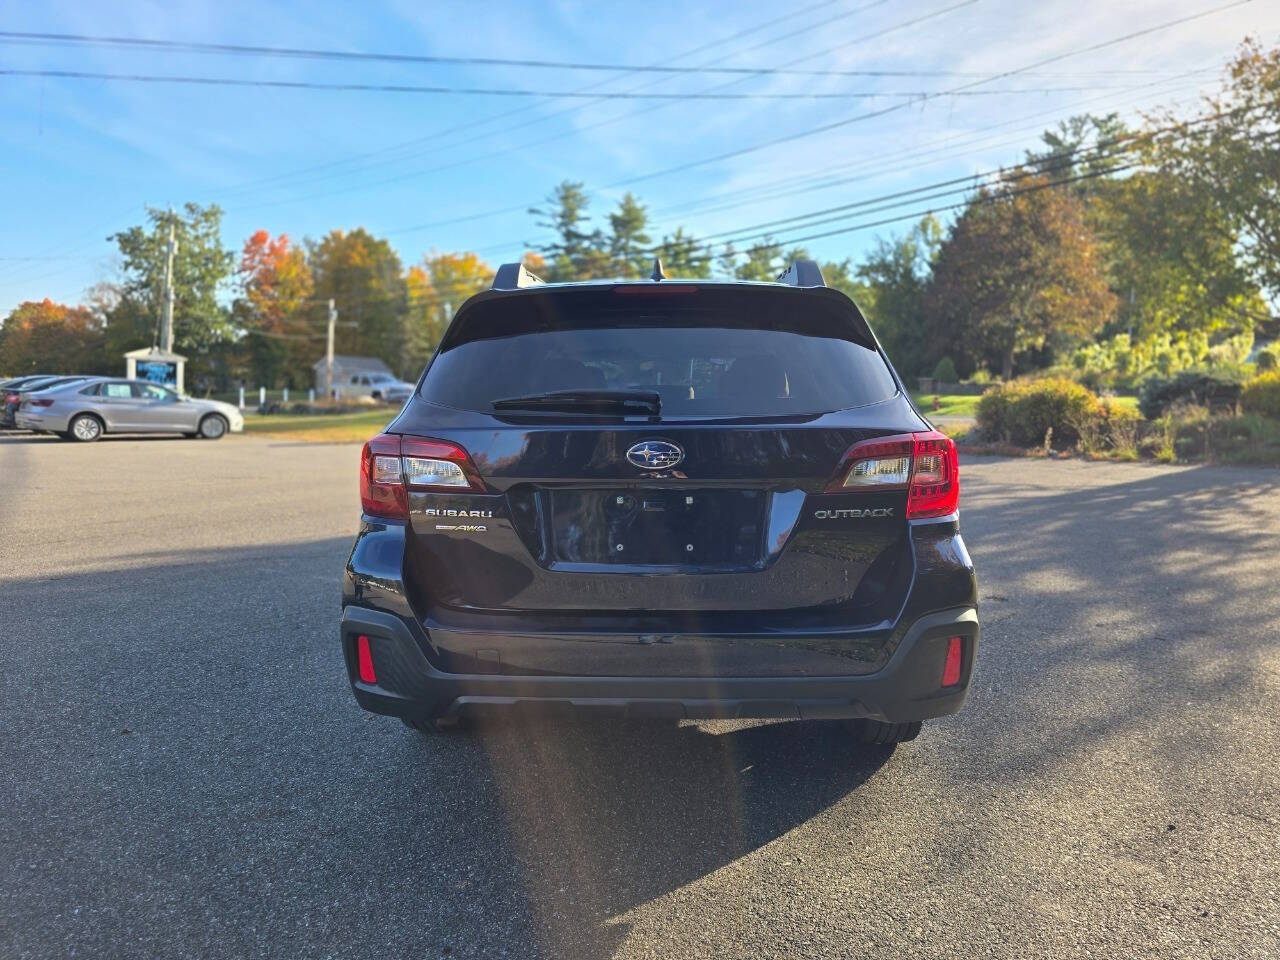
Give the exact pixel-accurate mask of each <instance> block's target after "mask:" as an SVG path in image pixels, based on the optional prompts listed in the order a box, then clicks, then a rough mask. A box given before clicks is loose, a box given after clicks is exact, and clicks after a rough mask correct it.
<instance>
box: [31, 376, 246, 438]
mask: <svg viewBox="0 0 1280 960" xmlns="http://www.w3.org/2000/svg"><path fill="white" fill-rule="evenodd" d="M17 423H18V426H19V427H23V428H25V429H28V430H47V431H50V432H52V433H56V434H58V435H59V436H60V437H62V438H63V439H67V440H79V441H82V442H91V441H94V440H97V439H99V438H100V437H101V436H102V435H103V434H104V433H180V434H183V435H185V436H188V437H196V436H199V437H204V438H206V439H209V440H217V439H219V438H220V437H222V436H223V435H225V434H226V433H227V432H228V431H231V432H233V433H237V432H239V431H241V430H243V429H244V417H243V416H242V415H241V413H240V411H239V410H238V409H237V408H236V407H235V406H233V405H232V404H229V403H222V402H221V401H219V400H195V399H193V398H191V397H188V396H185V395H184V394H180V393H178V392H177V391H176V390H172V389H170V388H169V387H166V386H162V385H161V384H158V383H148V382H146V381H143V380H115V379H108V378H98V379H94V380H91V381H90V382H89V383H87V384H86V383H82V382H75V383H67V384H63V385H60V386H54V387H51V388H45V389H42V390H40V391H38V392H36V393H32V394H24V395H23V398H22V404H21V406H20V407H19V408H18V414H17Z"/></svg>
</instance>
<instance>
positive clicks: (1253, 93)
mask: <svg viewBox="0 0 1280 960" xmlns="http://www.w3.org/2000/svg"><path fill="white" fill-rule="evenodd" d="M1154 122H1155V123H1156V125H1157V128H1158V129H1162V128H1167V127H1172V129H1168V130H1164V132H1161V133H1157V134H1154V135H1153V137H1152V141H1151V150H1150V159H1151V160H1152V162H1153V163H1155V164H1156V165H1157V166H1158V168H1159V169H1160V170H1161V171H1163V172H1165V173H1168V174H1170V175H1172V176H1174V177H1177V178H1180V179H1182V180H1184V181H1186V182H1188V183H1190V184H1193V185H1194V186H1195V188H1196V189H1197V190H1199V191H1202V192H1203V193H1204V195H1205V196H1207V197H1209V198H1210V199H1211V201H1212V202H1213V203H1214V204H1215V205H1216V207H1217V208H1218V209H1219V210H1220V211H1221V213H1222V217H1223V218H1224V220H1225V223H1226V224H1228V225H1229V228H1230V230H1229V234H1228V237H1229V239H1230V240H1231V241H1232V242H1233V243H1234V242H1235V241H1236V240H1237V238H1238V241H1239V243H1238V246H1237V251H1238V253H1239V255H1240V257H1241V260H1242V262H1243V264H1244V266H1245V267H1246V269H1248V270H1249V272H1250V274H1251V276H1252V278H1253V281H1254V283H1256V284H1257V286H1259V287H1260V288H1262V289H1263V290H1265V291H1266V292H1267V294H1268V296H1269V298H1270V300H1271V302H1273V303H1274V302H1276V301H1277V300H1280V186H1277V185H1278V184H1280V139H1278V132H1277V131H1278V129H1280V47H1275V48H1272V49H1270V50H1264V49H1263V48H1262V46H1261V45H1259V44H1258V43H1257V42H1255V41H1246V42H1245V43H1244V44H1243V45H1242V46H1241V48H1240V52H1239V54H1238V55H1237V57H1236V59H1235V60H1234V61H1233V62H1232V63H1231V65H1230V67H1229V74H1228V83H1227V87H1226V90H1225V92H1224V93H1223V94H1221V95H1220V96H1217V97H1212V98H1210V99H1208V101H1207V103H1206V110H1205V113H1204V114H1203V115H1202V116H1200V117H1198V118H1196V119H1194V120H1193V121H1191V122H1182V123H1180V122H1179V118H1177V117H1175V116H1174V115H1173V114H1172V112H1169V113H1166V114H1165V115H1164V116H1161V117H1158V118H1156V120H1155V121H1154Z"/></svg>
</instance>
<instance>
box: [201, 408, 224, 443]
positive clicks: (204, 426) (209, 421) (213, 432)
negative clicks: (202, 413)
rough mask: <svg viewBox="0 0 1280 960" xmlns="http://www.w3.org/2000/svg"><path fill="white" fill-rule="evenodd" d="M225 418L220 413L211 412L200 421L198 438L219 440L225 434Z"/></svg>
mask: <svg viewBox="0 0 1280 960" xmlns="http://www.w3.org/2000/svg"><path fill="white" fill-rule="evenodd" d="M227 427H228V424H227V418H226V417H224V416H222V414H220V413H211V414H209V415H208V416H206V417H205V418H204V419H203V420H201V421H200V439H202V440H221V439H222V438H223V437H224V436H226V435H227Z"/></svg>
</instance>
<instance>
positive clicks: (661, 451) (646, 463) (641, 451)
mask: <svg viewBox="0 0 1280 960" xmlns="http://www.w3.org/2000/svg"><path fill="white" fill-rule="evenodd" d="M683 459H684V451H683V450H681V449H680V448H679V447H678V446H676V445H675V444H674V443H669V442H667V441H666V440H644V441H642V442H640V443H637V444H636V445H635V446H633V447H632V448H631V449H630V450H628V451H627V461H628V462H629V463H631V464H632V465H634V466H637V467H642V468H643V469H645V470H670V469H671V468H672V467H674V466H675V465H676V464H677V463H679V462H680V461H681V460H683Z"/></svg>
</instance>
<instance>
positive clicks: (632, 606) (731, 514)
mask: <svg viewBox="0 0 1280 960" xmlns="http://www.w3.org/2000/svg"><path fill="white" fill-rule="evenodd" d="M657 277H661V271H660V266H659V269H657V270H655V278H657ZM779 279H780V282H778V283H773V284H768V283H746V282H729V283H720V282H685V281H680V282H678V283H673V282H669V281H666V280H664V279H663V280H659V282H619V283H598V282H597V283H571V284H543V283H541V281H538V280H537V279H536V278H533V277H531V276H530V275H529V274H527V273H526V272H525V271H524V270H523V268H521V267H519V265H507V266H504V267H503V268H502V269H501V270H500V271H499V272H498V276H497V278H496V279H495V281H494V288H493V289H492V290H489V291H485V292H483V293H480V294H478V295H476V296H474V297H472V298H471V299H469V300H468V301H467V302H466V303H465V304H463V306H462V307H461V308H460V309H459V310H458V312H457V315H456V317H455V318H454V320H453V322H452V323H451V324H450V326H449V328H448V330H447V331H446V333H445V335H444V337H443V339H442V342H441V344H440V348H439V351H438V353H437V354H436V356H435V358H434V359H433V360H432V362H431V364H430V365H429V367H428V369H427V372H426V374H425V378H424V379H423V381H422V388H421V390H419V391H418V392H417V393H416V394H415V395H414V396H413V397H412V398H411V399H410V400H409V402H408V403H407V404H406V405H405V407H404V409H403V410H402V411H401V412H400V414H399V415H398V416H397V417H396V418H395V419H394V420H393V421H392V422H391V424H390V425H389V427H388V428H387V430H386V432H385V433H382V434H379V435H378V436H376V437H374V438H373V439H372V440H370V441H369V442H368V443H367V444H366V445H365V447H364V452H363V457H362V460H361V465H360V477H359V479H360V499H361V504H362V513H363V515H362V517H361V523H360V527H359V530H358V532H357V534H356V538H355V542H354V545H353V548H352V550H351V554H350V558H349V560H348V561H347V566H346V571H345V578H344V581H343V596H342V605H343V607H342V615H341V622H340V627H339V637H340V640H341V644H342V650H343V653H344V656H345V658H346V664H347V669H348V673H349V678H350V683H351V688H352V690H353V691H354V694H355V699H356V701H357V702H358V703H359V704H360V706H362V707H364V708H365V709H366V710H371V711H373V712H375V713H383V714H390V715H394V716H397V717H399V718H400V719H401V720H403V721H404V723H405V724H406V725H408V726H410V727H412V728H414V729H416V730H420V731H424V732H430V731H437V730H440V729H443V728H445V727H448V726H452V725H456V724H457V723H458V722H459V721H460V720H464V719H466V718H468V717H471V716H475V715H479V714H483V713H486V712H504V711H512V710H516V709H534V708H542V709H552V710H567V711H577V712H580V713H589V712H593V711H594V712H596V713H599V714H607V715H626V716H637V715H651V716H663V717H738V718H742V717H791V718H804V719H843V720H845V721H850V722H851V723H850V726H851V731H852V733H853V735H854V736H856V737H857V738H858V739H859V740H860V741H863V742H874V743H895V742H898V741H905V740H910V739H912V738H914V737H915V736H916V734H917V733H918V732H919V730H920V728H921V723H922V721H924V720H927V719H929V718H932V717H938V716H942V715H943V714H947V713H951V712H952V711H954V710H957V709H958V708H959V707H960V705H961V703H962V702H963V701H964V698H965V693H966V690H967V688H968V684H969V678H970V676H971V673H972V670H973V664H974V660H975V657H976V655H977V652H978V642H979V627H978V615H977V594H976V581H975V577H974V569H973V564H972V563H971V561H970V559H969V554H968V552H967V551H966V549H965V545H964V542H963V540H962V539H961V536H960V529H959V512H958V508H959V495H960V478H959V471H958V466H957V458H956V448H955V444H954V443H953V442H952V441H951V440H950V439H949V438H948V437H946V436H944V435H943V434H941V433H939V432H937V431H936V430H934V429H933V428H932V426H931V425H930V423H929V422H928V421H927V420H926V419H925V417H924V415H923V414H922V413H921V412H920V411H919V410H918V409H917V408H916V407H915V406H914V405H913V403H912V401H911V399H910V395H909V394H908V392H907V391H906V390H905V389H904V388H903V385H902V382H901V380H900V378H899V377H898V376H897V374H896V373H895V372H894V370H893V368H892V367H891V365H890V364H889V361H888V358H887V357H886V356H885V354H884V352H883V350H881V349H880V347H879V345H878V343H877V341H876V339H875V337H874V335H873V334H872V332H871V330H870V328H869V327H868V325H867V321H866V320H865V318H864V317H863V315H862V314H861V312H860V311H859V310H858V308H857V307H856V306H855V305H854V303H853V302H852V301H851V300H850V299H849V298H848V297H846V296H845V295H844V294H843V293H840V292H839V291H836V290H833V289H829V288H826V287H825V286H823V281H822V276H821V273H820V272H819V270H818V268H817V266H816V265H815V264H813V263H811V262H808V261H797V262H796V263H795V264H793V265H792V267H791V268H790V270H789V271H788V272H787V273H786V274H784V275H783V277H781V278H779Z"/></svg>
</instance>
